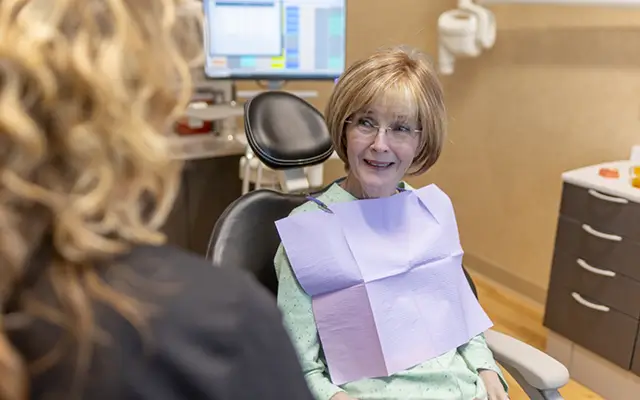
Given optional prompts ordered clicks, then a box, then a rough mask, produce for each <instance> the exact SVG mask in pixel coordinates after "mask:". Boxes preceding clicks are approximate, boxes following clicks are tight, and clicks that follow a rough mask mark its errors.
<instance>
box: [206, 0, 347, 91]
mask: <svg viewBox="0 0 640 400" xmlns="http://www.w3.org/2000/svg"><path fill="white" fill-rule="evenodd" d="M345 3H346V0H204V12H205V22H206V31H205V47H206V65H205V74H206V75H207V76H208V77H209V78H222V79H256V80H257V79H265V80H290V79H331V80H333V79H335V78H337V77H338V76H340V74H342V72H343V71H344V68H345V47H346V46H345V36H346V22H345V10H346V4H345Z"/></svg>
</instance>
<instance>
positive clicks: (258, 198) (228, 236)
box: [207, 91, 569, 400]
mask: <svg viewBox="0 0 640 400" xmlns="http://www.w3.org/2000/svg"><path fill="white" fill-rule="evenodd" d="M245 132H246V135H247V141H248V143H249V146H250V147H251V149H252V150H253V152H254V154H255V156H256V157H258V158H259V159H260V160H261V161H262V162H263V163H264V164H265V165H266V166H267V167H269V168H271V169H274V170H277V171H279V172H280V173H281V175H282V178H281V180H282V185H281V186H283V187H287V188H297V189H298V193H281V192H276V191H272V190H268V189H262V190H256V191H253V192H249V193H247V194H245V195H243V196H242V197H240V198H238V199H237V200H236V201H235V202H233V203H232V204H231V205H230V206H229V207H228V208H227V209H226V211H225V212H224V213H223V214H222V215H221V217H220V219H219V220H218V222H217V223H216V225H215V227H214V229H213V233H212V234H211V237H210V240H209V246H208V249H207V258H208V259H209V260H210V261H211V263H212V264H213V266H214V267H216V268H241V269H244V270H246V271H249V272H250V273H251V274H253V275H254V276H255V277H256V279H257V280H258V281H259V282H260V283H262V284H263V285H264V286H265V287H267V288H268V289H269V290H270V291H271V292H272V293H273V294H274V297H275V294H276V293H277V287H278V283H277V279H276V275H275V271H274V265H273V258H274V255H275V253H276V250H277V248H278V245H279V244H280V239H279V236H278V233H277V230H276V227H275V223H274V222H275V221H276V220H278V219H280V218H284V217H286V216H287V215H289V213H290V212H291V210H293V209H294V208H295V207H297V206H299V205H301V204H303V203H304V202H306V201H307V200H306V198H305V194H304V193H301V191H302V192H304V189H305V188H304V184H301V182H304V181H305V179H306V178H305V176H304V172H303V170H302V169H303V168H304V167H308V166H312V165H316V164H319V163H322V162H324V161H326V160H327V159H328V158H329V157H330V156H331V154H332V153H333V147H332V144H331V139H330V136H329V132H328V130H327V127H326V125H325V121H324V118H323V116H322V114H321V113H320V112H319V111H318V110H316V109H315V108H314V107H313V106H311V105H310V104H309V103H307V102H306V101H304V100H302V99H300V98H298V97H296V96H294V95H292V94H289V93H286V92H278V91H273V92H265V93H262V94H259V95H258V96H256V97H254V98H253V99H251V100H250V101H248V102H247V103H246V104H245ZM221 190H224V188H221ZM322 190H324V189H321V190H320V191H322ZM312 194H317V193H312ZM465 274H467V273H466V271H465ZM467 279H468V280H469V284H470V285H471V287H472V289H473V290H474V293H476V290H475V285H474V284H473V281H472V280H471V277H470V276H469V275H468V274H467ZM476 296H477V293H476ZM274 301H275V300H274ZM486 339H487V343H488V344H489V347H490V348H491V350H492V351H493V353H494V356H495V358H496V360H497V361H498V362H499V363H500V365H501V366H502V367H503V368H504V369H506V370H507V371H508V372H509V373H510V374H511V375H512V377H513V378H514V379H515V380H516V381H517V382H518V384H519V385H520V386H521V387H522V388H523V390H524V391H525V392H526V394H527V395H528V396H529V398H530V399H533V400H556V399H562V397H561V395H560V393H559V391H558V389H559V388H561V387H562V386H564V385H565V384H566V383H567V382H568V380H569V373H568V371H567V369H566V368H565V367H564V366H563V365H562V364H560V363H559V362H558V361H556V360H555V359H553V358H551V357H550V356H548V355H547V354H545V353H543V352H541V351H539V350H537V349H535V348H533V347H531V346H529V345H527V344H525V343H523V342H520V341H519V340H517V339H514V338H512V337H510V336H507V335H504V334H502V333H499V332H496V331H493V330H489V331H488V332H486Z"/></svg>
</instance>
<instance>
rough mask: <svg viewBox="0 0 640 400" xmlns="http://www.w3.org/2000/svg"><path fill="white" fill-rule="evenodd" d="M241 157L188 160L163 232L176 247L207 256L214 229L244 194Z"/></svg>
mask: <svg viewBox="0 0 640 400" xmlns="http://www.w3.org/2000/svg"><path fill="white" fill-rule="evenodd" d="M240 157H241V156H240V155H231V156H224V157H212V158H206V159H200V160H191V161H188V162H187V164H186V165H185V168H184V171H183V179H182V185H181V188H180V192H179V194H178V197H177V199H176V202H175V205H174V208H173V210H172V212H171V214H170V215H169V218H168V219H167V222H166V223H165V226H164V228H163V231H164V232H165V233H166V234H167V236H168V242H169V244H173V245H176V246H179V247H182V248H184V249H187V250H190V251H192V252H194V253H197V254H199V255H202V256H205V255H206V251H207V246H208V243H209V237H210V236H211V232H212V231H213V227H214V225H215V223H216V221H217V220H218V218H219V217H220V215H222V213H223V212H224V210H225V209H226V208H227V206H229V205H230V204H231V203H232V202H233V201H234V200H235V199H237V198H238V197H240V196H241V194H242V182H241V181H240V177H239V166H240Z"/></svg>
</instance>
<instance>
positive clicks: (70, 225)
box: [0, 0, 203, 400]
mask: <svg viewBox="0 0 640 400" xmlns="http://www.w3.org/2000/svg"><path fill="white" fill-rule="evenodd" d="M185 3H186V1H183V0H2V1H0V39H1V40H0V182H1V183H0V273H1V274H2V275H1V279H0V305H5V302H6V301H7V299H8V297H9V296H11V295H12V294H13V292H14V288H15V286H16V285H17V284H18V282H19V281H20V280H21V278H22V277H23V275H24V274H25V269H26V266H27V264H28V260H29V257H30V255H31V254H32V253H33V252H34V251H36V249H37V247H38V246H39V243H40V241H41V239H42V237H43V236H44V235H48V236H51V237H52V240H53V244H54V254H53V259H52V260H50V265H48V266H47V268H45V269H44V272H43V274H46V275H47V279H48V280H49V281H50V283H51V286H52V287H53V290H54V293H55V294H56V295H57V297H58V299H57V300H58V302H59V304H60V305H61V306H60V308H59V309H58V308H55V309H53V308H52V306H51V305H48V304H47V305H45V304H40V303H38V302H37V301H36V300H35V299H30V298H29V297H26V296H22V297H20V309H21V310H23V311H25V312H26V313H27V314H30V315H34V316H40V317H45V318H48V319H49V320H50V321H51V322H54V323H56V324H58V325H61V326H62V327H64V328H66V329H68V330H69V331H70V332H71V333H72V334H73V336H75V337H77V338H78V339H79V343H80V344H81V343H82V342H83V339H86V340H84V342H85V345H83V346H82V345H81V349H84V350H85V351H82V352H80V353H81V354H84V357H80V358H79V359H78V360H79V363H80V364H82V365H84V366H86V365H88V356H87V355H88V354H89V353H90V346H89V344H88V342H89V341H91V339H92V338H93V337H94V336H95V330H96V329H95V327H94V323H93V317H92V311H91V303H92V302H93V301H97V302H101V303H105V304H107V305H109V306H111V307H113V308H114V309H115V310H117V311H119V312H120V313H121V314H122V315H123V316H125V317H126V318H128V319H130V320H131V321H132V322H134V323H135V322H140V320H141V319H142V318H141V313H140V312H139V309H138V308H136V305H137V303H136V301H135V300H134V299H132V298H129V297H126V296H124V295H122V294H120V293H118V292H116V291H115V290H114V289H112V288H109V287H108V286H107V285H105V284H104V283H103V282H102V281H101V280H100V278H99V277H98V274H97V271H96V270H97V268H98V266H97V265H98V263H101V264H104V265H105V266H108V265H109V260H112V259H113V258H114V257H116V256H117V255H120V254H124V253H126V252H127V251H129V249H130V248H131V247H132V246H134V245H137V244H160V243H163V241H164V239H165V238H164V235H163V234H161V233H160V232H159V229H160V227H161V226H162V224H163V222H164V220H165V218H166V217H167V215H168V213H169V211H170V210H171V207H172V204H173V201H174V197H175V194H176V191H177V188H178V186H179V175H180V169H181V164H180V163H179V162H176V161H174V160H172V158H171V155H170V149H169V144H168V132H169V131H170V126H171V123H172V121H173V120H174V119H175V118H176V117H178V116H179V115H180V114H181V111H182V110H183V109H184V107H185V106H186V104H187V102H188V99H189V97H190V94H191V83H192V82H191V74H190V72H191V69H190V68H191V67H192V65H190V64H189V61H190V60H192V59H193V58H194V57H196V56H200V54H201V53H202V52H203V49H202V42H201V39H202V33H201V27H200V22H201V21H200V19H201V16H200V15H199V12H198V11H197V12H196V13H193V12H192V11H193V8H192V7H190V8H189V9H186V8H184V6H185ZM9 319H10V317H6V318H5V316H4V315H3V314H0V377H1V378H0V399H1V400H18V399H21V400H22V399H26V398H28V385H27V382H28V377H27V367H26V366H25V364H24V362H23V360H22V357H21V356H20V354H19V353H18V352H17V351H16V350H15V349H14V348H12V346H11V344H10V342H9V341H8V339H7V337H6V329H8V328H7V324H8V322H9ZM82 365H81V366H82Z"/></svg>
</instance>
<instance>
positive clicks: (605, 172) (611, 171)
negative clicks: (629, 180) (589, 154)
mask: <svg viewBox="0 0 640 400" xmlns="http://www.w3.org/2000/svg"><path fill="white" fill-rule="evenodd" d="M598 175H600V176H602V177H603V178H614V179H617V178H620V171H618V169H617V168H600V171H598Z"/></svg>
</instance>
